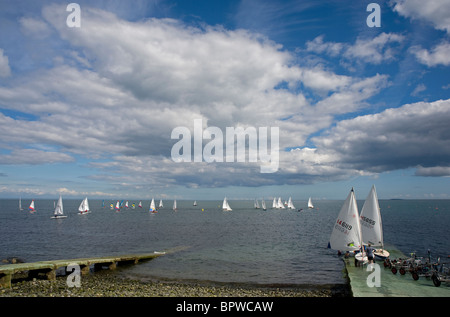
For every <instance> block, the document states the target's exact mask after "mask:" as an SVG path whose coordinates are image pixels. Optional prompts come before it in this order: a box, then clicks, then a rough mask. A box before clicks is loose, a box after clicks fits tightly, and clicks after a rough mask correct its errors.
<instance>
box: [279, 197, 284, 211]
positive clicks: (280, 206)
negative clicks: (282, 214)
mask: <svg viewBox="0 0 450 317" xmlns="http://www.w3.org/2000/svg"><path fill="white" fill-rule="evenodd" d="M277 208H280V209H286V208H285V207H284V205H283V202H282V201H281V197H278V204H277Z"/></svg>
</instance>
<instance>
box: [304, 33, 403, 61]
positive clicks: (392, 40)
mask: <svg viewBox="0 0 450 317" xmlns="http://www.w3.org/2000/svg"><path fill="white" fill-rule="evenodd" d="M404 39H405V37H404V36H403V35H400V34H395V33H384V32H383V33H381V34H380V35H378V36H375V37H373V38H368V39H366V38H358V39H357V40H356V41H355V43H354V44H348V43H336V42H324V36H323V35H320V36H318V37H316V38H315V39H314V40H312V41H308V42H306V50H307V51H309V52H314V53H318V54H326V55H329V56H332V57H336V56H337V57H341V58H343V59H345V60H350V61H351V60H357V61H360V62H363V63H369V64H380V63H382V62H391V61H394V60H395V59H396V54H398V51H399V50H398V46H399V45H400V44H401V43H402V42H403V41H404Z"/></svg>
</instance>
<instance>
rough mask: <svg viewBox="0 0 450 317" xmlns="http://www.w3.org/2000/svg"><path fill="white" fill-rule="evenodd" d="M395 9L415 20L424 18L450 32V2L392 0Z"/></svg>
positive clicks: (439, 28)
mask: <svg viewBox="0 0 450 317" xmlns="http://www.w3.org/2000/svg"><path fill="white" fill-rule="evenodd" d="M391 5H392V6H393V10H394V11H396V12H398V14H400V15H402V16H404V17H407V18H411V19H413V20H423V21H426V22H428V23H430V24H431V25H433V26H434V27H435V28H436V29H438V30H444V31H446V32H447V33H450V2H449V1H442V0H427V1H422V0H391Z"/></svg>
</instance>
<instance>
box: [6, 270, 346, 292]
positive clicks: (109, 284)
mask: <svg viewBox="0 0 450 317" xmlns="http://www.w3.org/2000/svg"><path fill="white" fill-rule="evenodd" d="M66 280H67V277H65V276H58V277H57V278H56V280H54V281H48V280H44V279H33V280H27V279H24V280H20V281H14V282H13V283H12V287H11V288H10V289H0V297H348V296H351V292H350V290H349V287H347V286H346V285H336V286H321V287H317V286H311V287H308V286H304V287H276V286H273V287H267V286H255V285H252V286H247V285H245V286H242V285H235V284H213V283H206V282H205V283H203V282H180V281H159V280H150V281H140V280H134V279H128V278H123V277H120V276H118V275H116V274H114V272H108V271H103V272H97V273H95V274H88V275H85V276H82V279H81V285H80V287H68V286H67V283H66Z"/></svg>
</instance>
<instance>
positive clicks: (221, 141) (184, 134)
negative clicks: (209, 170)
mask: <svg viewBox="0 0 450 317" xmlns="http://www.w3.org/2000/svg"><path fill="white" fill-rule="evenodd" d="M269 129H270V140H269V133H268V132H269ZM224 135H225V138H224ZM213 136H214V137H213ZM171 138H172V139H178V140H179V141H178V142H176V143H175V144H174V145H173V146H172V150H171V157H172V160H173V161H174V162H203V161H205V162H208V163H211V162H219V163H221V162H246V157H248V162H251V163H256V162H260V163H261V165H260V171H261V173H275V172H276V171H278V166H279V139H280V130H279V128H278V127H270V128H269V127H258V128H255V127H247V128H245V129H244V128H243V127H226V128H225V133H224V132H223V131H222V130H221V129H220V128H218V127H207V128H206V129H203V120H202V119H195V120H194V131H193V135H192V133H191V131H190V130H189V128H187V127H176V128H174V129H173V130H172V134H171ZM204 140H210V141H208V142H207V143H206V144H205V145H203V143H204V142H203V141H204ZM235 141H236V142H235ZM269 141H270V151H269ZM235 143H236V146H235ZM192 148H193V151H192ZM235 148H236V150H235ZM224 150H225V152H224Z"/></svg>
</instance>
